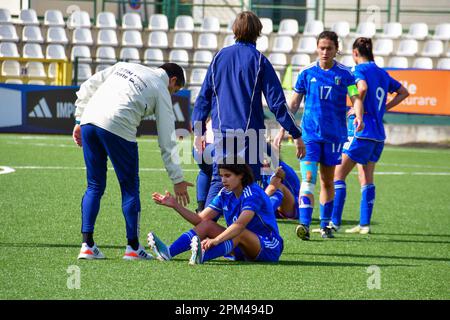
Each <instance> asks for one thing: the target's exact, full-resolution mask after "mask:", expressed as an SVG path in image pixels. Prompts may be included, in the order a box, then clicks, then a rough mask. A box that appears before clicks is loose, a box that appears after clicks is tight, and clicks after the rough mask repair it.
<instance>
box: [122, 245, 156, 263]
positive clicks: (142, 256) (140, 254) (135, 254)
mask: <svg viewBox="0 0 450 320" xmlns="http://www.w3.org/2000/svg"><path fill="white" fill-rule="evenodd" d="M123 259H124V260H151V259H153V256H152V255H151V254H148V253H147V252H146V251H145V250H144V247H143V246H142V245H139V248H138V249H137V250H133V248H132V247H131V246H127V249H126V250H125V254H124V255H123Z"/></svg>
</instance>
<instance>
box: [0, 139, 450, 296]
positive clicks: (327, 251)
mask: <svg viewBox="0 0 450 320" xmlns="http://www.w3.org/2000/svg"><path fill="white" fill-rule="evenodd" d="M138 141H139V152H140V166H141V172H140V177H141V204H142V218H141V237H140V240H141V242H143V243H145V237H146V234H147V232H149V231H154V232H156V233H157V235H158V236H159V237H160V238H161V239H163V240H164V241H166V242H167V243H170V242H172V241H173V240H175V239H176V238H177V237H178V235H179V234H181V233H182V232H184V231H186V230H188V229H190V228H191V226H190V225H189V224H188V223H187V222H185V221H184V220H183V219H182V218H181V217H179V216H178V214H177V213H176V212H174V211H172V210H170V209H168V208H164V207H160V206H157V205H155V204H154V203H153V202H152V201H151V193H152V192H154V191H159V192H163V191H164V190H165V189H169V190H170V189H171V184H170V181H169V179H168V177H167V174H166V173H165V171H164V170H163V165H162V161H161V158H160V154H159V148H158V145H157V141H156V140H155V139H154V138H149V137H144V138H140V139H139V140H138ZM186 150H187V151H186V154H185V156H186V157H189V156H190V148H189V147H188V148H187V149H186ZM293 153H294V148H293V147H292V146H291V145H288V144H286V145H284V148H283V156H284V159H285V161H286V162H287V163H289V164H290V165H292V166H293V167H294V168H298V165H297V161H296V159H295V157H294V154H293ZM0 166H7V167H12V168H14V169H15V172H13V173H9V174H0V215H1V221H2V224H1V225H2V226H1V228H0V250H1V254H0V270H1V272H0V299H158V300H159V299H226V300H228V299H232V300H240V299H449V298H450V286H449V284H450V150H449V149H414V148H400V147H386V148H385V151H384V153H383V156H382V158H381V160H380V162H379V165H378V167H377V171H378V174H377V175H376V181H375V183H376V186H377V197H376V204H375V209H374V214H373V224H372V231H373V233H372V234H369V235H366V236H361V235H348V234H344V233H338V234H336V238H335V239H326V240H322V239H320V237H319V235H317V234H313V235H312V238H311V241H309V242H304V241H300V240H299V239H298V238H297V237H296V235H295V231H294V230H295V226H296V222H295V221H282V220H279V227H280V231H281V235H282V236H283V238H284V240H285V249H284V252H283V254H282V257H281V261H280V263H278V264H265V263H244V262H231V261H227V260H225V259H218V260H215V261H211V262H208V263H206V264H205V265H201V266H194V267H191V266H188V264H187V262H188V258H189V253H185V254H182V255H180V256H177V257H176V258H175V260H174V261H170V262H160V261H156V260H154V261H139V262H129V261H123V260H122V255H123V253H124V250H125V244H126V239H125V222H124V219H123V216H122V213H121V203H120V190H119V185H118V183H117V179H116V177H115V174H114V172H113V171H112V170H110V171H109V172H108V185H107V189H106V192H105V195H104V197H103V200H102V204H101V211H100V214H99V217H98V219H97V224H96V232H95V240H96V242H97V243H98V245H99V247H100V248H101V249H102V251H103V253H104V254H105V255H106V257H107V260H104V261H78V260H77V259H76V257H77V254H78V251H79V248H80V242H81V241H80V239H81V237H80V223H81V213H80V201H81V197H82V195H83V192H84V189H85V184H86V181H85V171H84V162H83V156H82V151H81V149H79V148H77V147H76V146H75V145H74V143H73V142H72V140H71V138H70V137H68V136H35V135H33V136H30V135H11V134H2V135H0ZM184 168H185V169H186V172H185V175H186V179H187V180H188V181H191V182H195V178H196V174H197V167H196V166H195V165H194V164H190V165H184ZM0 171H2V169H0ZM347 188H348V197H347V203H346V207H345V210H344V215H343V217H344V228H346V227H350V226H353V225H356V224H357V223H358V220H359V200H360V191H359V185H358V182H357V176H356V174H352V175H351V176H350V177H349V179H348V181H347ZM318 189H319V187H316V191H318ZM190 195H191V200H195V189H194V188H191V189H190ZM316 195H317V192H316ZM194 202H195V201H191V205H190V208H191V209H193V208H195V203H194ZM318 215H319V213H318V206H317V204H316V208H315V210H314V217H315V218H316V219H315V220H314V221H313V225H312V227H316V226H317V225H318ZM71 266H78V267H79V270H80V289H69V288H68V286H67V284H68V279H69V280H70V274H69V273H68V272H67V271H68V269H69V271H70V267H71ZM374 266H375V267H374ZM373 270H377V272H376V274H374V273H373ZM378 275H379V282H378V284H379V286H377V282H374V279H375V278H374V277H377V276H378ZM69 282H70V281H69ZM374 287H375V288H374ZM377 287H379V289H377ZM371 288H372V289H371Z"/></svg>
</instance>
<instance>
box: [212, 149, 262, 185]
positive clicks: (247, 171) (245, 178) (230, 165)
mask: <svg viewBox="0 0 450 320" xmlns="http://www.w3.org/2000/svg"><path fill="white" fill-rule="evenodd" d="M224 160H225V161H224V163H220V164H219V170H220V169H225V170H228V171H231V172H233V173H234V174H235V175H240V174H242V186H243V187H244V188H245V187H246V186H248V185H250V184H252V183H253V182H254V181H255V177H254V176H253V171H252V169H251V168H250V166H249V165H248V164H246V163H244V161H243V160H242V159H240V158H238V157H231V158H226V159H224Z"/></svg>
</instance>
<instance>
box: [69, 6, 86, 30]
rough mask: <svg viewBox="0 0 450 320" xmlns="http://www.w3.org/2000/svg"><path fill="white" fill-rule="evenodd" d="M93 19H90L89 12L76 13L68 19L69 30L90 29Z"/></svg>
mask: <svg viewBox="0 0 450 320" xmlns="http://www.w3.org/2000/svg"><path fill="white" fill-rule="evenodd" d="M90 27H91V18H90V17H89V12H87V11H79V10H77V11H74V12H72V14H71V15H70V16H69V18H68V19H67V28H69V29H76V28H88V29H89V28H90Z"/></svg>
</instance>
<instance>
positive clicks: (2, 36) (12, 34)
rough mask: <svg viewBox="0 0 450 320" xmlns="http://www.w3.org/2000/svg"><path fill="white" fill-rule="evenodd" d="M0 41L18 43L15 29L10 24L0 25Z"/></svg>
mask: <svg viewBox="0 0 450 320" xmlns="http://www.w3.org/2000/svg"><path fill="white" fill-rule="evenodd" d="M0 41H4V42H7V41H12V42H19V37H18V35H17V31H16V27H15V26H14V25H12V24H2V25H0Z"/></svg>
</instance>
